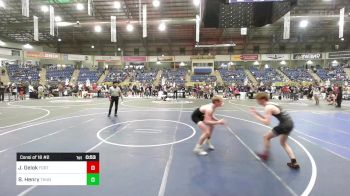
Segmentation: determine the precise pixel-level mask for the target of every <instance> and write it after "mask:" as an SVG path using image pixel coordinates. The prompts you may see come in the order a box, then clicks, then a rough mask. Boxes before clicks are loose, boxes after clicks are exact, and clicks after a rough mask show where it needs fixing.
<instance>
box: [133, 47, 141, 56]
mask: <svg viewBox="0 0 350 196" xmlns="http://www.w3.org/2000/svg"><path fill="white" fill-rule="evenodd" d="M134 55H135V56H139V55H140V49H139V48H134Z"/></svg>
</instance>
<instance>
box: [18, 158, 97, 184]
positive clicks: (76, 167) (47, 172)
mask: <svg viewBox="0 0 350 196" xmlns="http://www.w3.org/2000/svg"><path fill="white" fill-rule="evenodd" d="M16 164H17V167H16V168H17V173H16V174H17V176H16V184H17V185H81V186H84V185H85V186H98V185H99V184H100V163H99V153H17V163H16Z"/></svg>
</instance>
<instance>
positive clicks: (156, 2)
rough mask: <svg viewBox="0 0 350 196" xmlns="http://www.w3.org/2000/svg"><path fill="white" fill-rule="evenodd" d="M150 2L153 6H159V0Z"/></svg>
mask: <svg viewBox="0 0 350 196" xmlns="http://www.w3.org/2000/svg"><path fill="white" fill-rule="evenodd" d="M152 4H153V7H159V6H160V1H159V0H153V2H152Z"/></svg>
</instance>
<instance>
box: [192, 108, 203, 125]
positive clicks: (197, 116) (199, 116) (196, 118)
mask: <svg viewBox="0 0 350 196" xmlns="http://www.w3.org/2000/svg"><path fill="white" fill-rule="evenodd" d="M191 117H192V121H193V122H194V123H196V124H198V123H199V122H200V121H203V120H204V114H203V113H202V112H201V111H200V110H199V108H197V109H196V110H195V111H193V113H192V116H191Z"/></svg>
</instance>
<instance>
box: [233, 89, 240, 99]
mask: <svg viewBox="0 0 350 196" xmlns="http://www.w3.org/2000/svg"><path fill="white" fill-rule="evenodd" d="M234 94H235V98H236V99H240V98H241V93H240V92H239V89H238V88H235V90H234Z"/></svg>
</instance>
